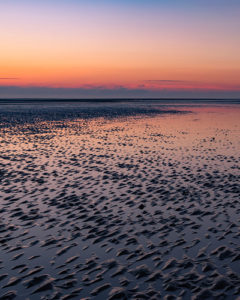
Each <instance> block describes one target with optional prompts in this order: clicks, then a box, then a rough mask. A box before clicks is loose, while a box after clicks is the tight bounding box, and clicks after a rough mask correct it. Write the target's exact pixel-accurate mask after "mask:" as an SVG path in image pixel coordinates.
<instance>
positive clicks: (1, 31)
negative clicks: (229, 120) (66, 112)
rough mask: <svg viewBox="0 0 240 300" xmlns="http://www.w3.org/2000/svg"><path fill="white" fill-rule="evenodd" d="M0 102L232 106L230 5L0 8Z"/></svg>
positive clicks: (140, 1) (234, 64) (61, 3)
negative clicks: (97, 100) (181, 101)
mask: <svg viewBox="0 0 240 300" xmlns="http://www.w3.org/2000/svg"><path fill="white" fill-rule="evenodd" d="M0 43H1V45H0V46H1V48H0V98H4V97H74V98H75V97H113V98H115V97H160V98H161V97H196V98H198V97H210V98H211V97H221V98H226V97H229V98H240V1H239V0H188V1H187V0H181V1H180V0H119V1H113V0H85V1H83V0H41V1H34V0H31V1H30V0H29V1H27V0H21V1H19V0H0Z"/></svg>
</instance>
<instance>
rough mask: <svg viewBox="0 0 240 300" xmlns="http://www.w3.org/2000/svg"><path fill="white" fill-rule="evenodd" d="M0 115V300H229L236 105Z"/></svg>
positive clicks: (232, 293) (237, 250)
mask: <svg viewBox="0 0 240 300" xmlns="http://www.w3.org/2000/svg"><path fill="white" fill-rule="evenodd" d="M0 106H1V107H0V108H1V111H0V117H1V118H0V124H1V128H0V133H1V135H0V147H1V148H0V149H1V150H0V167H1V169H0V180H1V181H0V184H1V190H0V197H1V198H0V214H1V220H0V237H1V238H0V242H1V243H0V253H1V254H0V261H1V263H0V295H1V296H3V295H5V298H4V297H3V298H1V297H0V299H13V298H14V297H15V298H16V299H70V298H76V299H82V298H85V297H88V298H89V299H108V298H109V299H118V297H120V299H128V298H129V299H163V298H164V297H165V298H166V299H174V298H170V295H171V296H173V297H180V299H205V298H206V297H207V296H209V298H210V299H213V298H216V299H237V296H238V295H239V293H240V289H239V286H240V274H239V269H240V265H239V261H240V246H239V239H240V236H239V223H240V218H239V213H240V207H239V194H240V188H239V179H240V172H239V169H240V164H239V160H240V159H239V149H240V138H239V137H240V123H239V119H240V105H239V103H238V102H235V103H228V102H227V101H226V102H219V103H218V102H198V103H197V104H196V103H195V102H190V101H188V102H186V103H185V102H183V101H181V102H177V101H176V102H174V103H171V102H169V101H166V102H159V101H149V102H147V101H135V102H126V101H125V102H107V103H95V102H92V103H84V102H83V103H77V102H76V103H62V102H61V103H58V102H54V103H47V102H46V103H38V104H36V103H26V102H25V103H24V102H23V103H21V104H17V105H16V103H15V104H7V105H6V104H0ZM32 271H33V272H32ZM31 272H32V273H31ZM4 275H5V276H4ZM12 278H13V279H12ZM11 279H12V281H11ZM99 287H100V288H99ZM9 291H11V293H9V294H8V292H9ZM144 297H145V298H144Z"/></svg>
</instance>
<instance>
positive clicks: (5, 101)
mask: <svg viewBox="0 0 240 300" xmlns="http://www.w3.org/2000/svg"><path fill="white" fill-rule="evenodd" d="M130 101H131V102H138V101H156V102H168V103H169V102H178V103H179V102H193V101H196V102H201V103H204V102H205V103H229V104H231V103H236V104H238V103H239V104H240V99H218V98H211V99H208V98H0V104H10V103H26V102H28V103H42V102H45V103H46V102H99V103H101V102H103V103H104V102H130Z"/></svg>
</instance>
